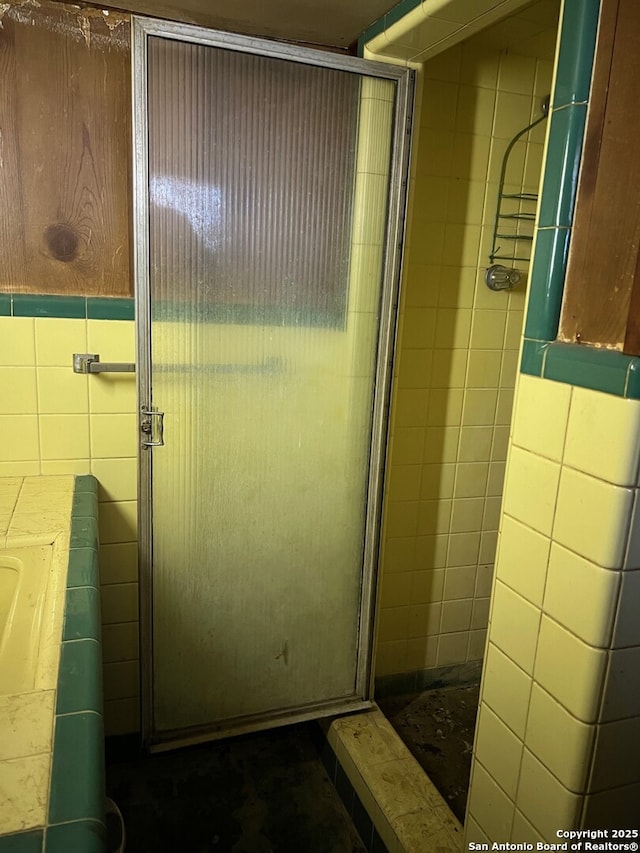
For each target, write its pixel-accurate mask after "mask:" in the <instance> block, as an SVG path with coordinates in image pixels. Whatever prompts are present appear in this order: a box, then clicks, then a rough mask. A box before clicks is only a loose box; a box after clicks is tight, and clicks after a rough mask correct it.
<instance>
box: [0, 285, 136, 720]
mask: <svg viewBox="0 0 640 853" xmlns="http://www.w3.org/2000/svg"><path fill="white" fill-rule="evenodd" d="M29 299H35V300H37V303H38V306H39V307H38V309H37V311H38V313H40V314H47V313H48V314H49V315H50V316H37V317H33V316H0V365H1V366H0V399H2V414H1V415H0V435H2V450H1V453H0V475H1V476H11V475H13V474H19V475H34V474H86V473H92V474H94V475H95V476H96V478H97V479H98V482H99V484H100V485H99V493H98V496H99V501H100V507H99V516H100V572H101V584H102V622H103V653H104V696H105V727H106V730H107V731H108V733H109V734H117V733H121V732H125V731H133V730H135V729H137V728H138V699H137V697H138V692H139V688H138V623H137V618H138V589H137V577H138V576H137V549H136V538H137V531H136V488H137V479H136V478H137V464H136V449H137V428H136V414H135V412H136V390H135V388H136V382H135V376H134V375H133V374H110V375H107V376H104V375H102V376H99V375H98V376H90V377H89V376H81V375H78V374H74V373H73V371H72V366H71V360H72V354H73V353H74V352H96V353H100V355H101V356H102V358H103V360H109V361H135V346H134V340H135V336H134V323H133V321H131V320H111V319H110V320H104V319H98V318H95V317H90V318H87V317H86V316H85V317H78V316H77V314H78V313H79V307H80V304H81V305H82V306H83V311H85V313H87V312H86V310H85V308H84V306H85V305H88V313H89V314H90V315H91V314H94V315H95V314H98V315H102V316H104V309H105V307H106V309H107V310H108V312H109V313H111V314H113V312H114V311H115V310H116V309H117V308H120V309H124V310H127V309H129V310H130V311H132V305H131V304H130V300H129V301H127V300H91V299H90V300H84V299H78V298H75V299H66V300H65V299H64V298H59V299H56V297H48V298H47V297H40V298H38V297H14V300H13V310H14V312H21V311H24V312H26V311H32V312H33V313H36V308H35V304H36V303H35V302H33V303H29V304H28V307H27V304H26V303H25V301H24V300H29ZM0 309H1V310H2V313H3V314H4V313H5V312H6V314H8V313H9V304H8V297H3V298H2V301H1V302H0ZM55 312H57V313H63V312H65V313H67V314H69V313H75V314H76V318H69V317H56V316H55ZM52 313H53V314H54V316H51V314H52Z"/></svg>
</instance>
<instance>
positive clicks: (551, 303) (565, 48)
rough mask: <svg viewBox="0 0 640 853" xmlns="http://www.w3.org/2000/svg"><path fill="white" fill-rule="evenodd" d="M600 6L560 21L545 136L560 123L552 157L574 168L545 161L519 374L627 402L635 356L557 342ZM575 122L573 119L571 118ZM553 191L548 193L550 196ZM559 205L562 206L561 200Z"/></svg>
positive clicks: (635, 374)
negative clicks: (570, 162) (578, 126)
mask: <svg viewBox="0 0 640 853" xmlns="http://www.w3.org/2000/svg"><path fill="white" fill-rule="evenodd" d="M599 8H600V4H599V3H594V0H575V2H574V3H572V4H568V3H565V4H564V12H563V20H562V21H561V24H560V25H561V40H560V52H559V56H558V67H557V74H556V84H555V89H554V94H553V109H552V111H551V127H550V130H549V133H550V135H551V134H552V133H553V131H554V119H556V121H555V129H556V131H557V129H558V128H561V129H562V131H563V135H564V139H559V138H558V134H557V133H556V137H555V142H556V146H555V148H553V147H551V146H550V147H549V152H550V154H551V156H555V157H556V158H559V159H561V158H562V157H563V156H565V155H568V154H573V155H574V159H575V160H576V163H575V164H574V165H575V168H573V169H559V165H560V164H559V163H558V162H555V161H554V162H552V163H551V164H550V163H549V161H547V168H548V167H549V165H550V166H551V171H550V172H549V173H548V174H549V175H550V176H551V178H554V169H555V178H558V177H560V178H561V185H560V186H558V183H557V180H551V179H550V180H548V181H547V180H546V176H547V169H545V180H543V190H542V197H541V199H540V211H541V214H540V216H541V219H540V221H541V222H542V223H546V227H545V226H544V225H543V227H542V228H538V235H537V245H536V254H535V258H534V263H533V266H532V270H531V278H530V281H531V293H530V294H529V304H528V308H527V317H526V322H525V338H524V342H523V348H522V358H521V362H520V371H521V372H522V373H526V374H529V375H530V376H539V377H542V378H544V379H551V380H554V381H556V382H565V383H567V384H569V385H577V386H580V387H582V388H591V389H592V390H594V391H602V392H604V393H606V394H614V395H616V396H619V397H624V398H626V399H630V400H640V359H638V358H636V357H634V356H628V355H625V354H624V353H621V352H617V351H614V350H608V349H605V348H601V347H588V346H584V345H580V344H566V343H561V342H560V341H557V340H555V336H556V334H557V329H558V324H559V318H560V309H561V305H562V294H563V290H564V282H565V278H566V272H567V261H568V255H569V243H570V239H571V223H572V221H573V206H574V197H575V190H576V184H577V169H578V167H579V162H578V160H577V158H576V157H575V155H577V153H578V151H580V150H581V147H582V138H583V136H584V127H583V128H582V130H581V131H580V132H577V129H576V127H575V126H574V127H573V130H572V126H571V121H570V119H575V118H576V117H577V118H579V119H580V121H579V122H578V124H584V122H583V115H582V114H583V113H584V112H585V111H586V106H585V101H586V97H587V94H588V92H589V89H590V85H591V76H592V68H593V56H594V51H595V45H596V38H597V31H598V23H599ZM574 124H575V122H574ZM549 194H553V197H552V198H548V195H549ZM563 199H564V200H570V204H567V203H566V201H565V202H563V205H562V210H560V208H559V205H560V200H563Z"/></svg>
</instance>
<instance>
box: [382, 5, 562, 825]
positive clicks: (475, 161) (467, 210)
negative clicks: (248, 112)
mask: <svg viewBox="0 0 640 853" xmlns="http://www.w3.org/2000/svg"><path fill="white" fill-rule="evenodd" d="M452 5H453V4H452ZM484 5H485V6H486V5H488V4H484ZM559 8H560V3H559V2H555V0H540V2H537V3H532V4H527V5H525V6H524V7H523V8H521V9H519V10H518V11H515V12H513V13H512V14H511V15H509V16H508V17H505V18H503V19H502V20H499V21H496V22H495V23H493V24H492V25H491V26H490V27H488V28H486V29H484V30H482V31H480V32H477V33H476V34H475V35H472V36H470V37H467V38H464V39H463V40H462V41H459V43H457V44H454V45H452V46H451V47H449V48H448V49H446V50H441V51H440V52H438V51H437V48H435V47H431V48H430V49H429V50H427V47H428V46H427V43H426V40H427V38H428V37H429V35H430V33H431V32H432V30H431V29H430V27H429V23H430V22H429V20H427V21H426V22H425V21H424V20H422V22H420V21H419V20H417V23H416V25H415V27H414V28H413V29H411V28H410V26H409V24H406V26H404V30H403V29H402V26H403V25H402V22H400V23H399V24H397V25H396V26H397V27H398V30H399V35H397V38H396V40H395V42H394V30H393V29H391V30H390V31H389V32H388V33H385V34H383V35H381V36H379V37H378V39H379V41H378V40H376V39H373V41H372V42H371V43H370V47H371V48H372V51H375V50H377V49H378V48H377V47H376V45H377V44H379V51H380V53H381V54H386V55H391V56H393V57H394V58H395V59H396V60H407V59H411V58H415V60H414V61H415V62H420V69H421V70H420V73H419V81H420V82H419V86H418V98H417V109H416V116H417V118H416V121H417V124H418V125H419V127H418V128H417V129H416V140H415V143H416V144H415V146H414V148H415V150H414V153H413V157H412V182H411V193H410V206H409V214H408V223H407V238H406V244H407V248H406V256H405V266H404V275H403V288H402V289H403V295H402V300H401V306H400V323H399V334H398V343H397V351H396V368H395V373H394V388H393V406H392V412H391V427H390V441H389V456H388V477H387V488H386V492H385V513H384V530H383V547H382V567H381V597H380V610H379V628H378V636H377V656H376V660H377V664H376V695H377V696H378V697H379V698H380V700H381V701H382V699H383V698H384V697H391V696H394V695H400V694H410V693H416V692H417V693H419V692H420V691H421V690H423V689H428V688H442V687H445V688H448V687H452V688H454V689H458V688H460V689H461V690H463V688H464V686H465V685H471V684H474V683H475V684H477V683H478V681H479V679H480V671H481V666H482V658H483V654H484V647H485V640H486V629H487V623H488V619H489V609H490V592H491V583H492V573H493V564H494V560H495V552H496V543H497V536H498V524H499V514H500V506H501V499H502V489H503V481H504V473H505V462H506V455H507V443H508V437H509V430H510V421H511V410H512V404H513V391H514V385H515V380H516V373H517V362H518V350H519V346H520V339H521V333H522V325H523V312H524V307H525V300H526V294H527V276H528V271H529V258H530V257H531V245H532V235H533V225H534V221H535V217H536V208H537V195H538V189H539V183H540V177H541V170H542V163H543V151H544V142H545V133H546V130H547V122H546V120H545V111H544V107H543V104H544V103H545V100H546V96H547V95H548V94H549V92H550V91H551V88H552V75H553V66H554V58H555V53H556V40H557V28H558V15H559ZM442 16H443V17H446V15H445V13H444V12H443V13H442ZM418 17H419V15H418V10H417V11H416V19H417V18H418ZM407 20H410V18H407ZM436 25H440V26H444V24H442V23H441V22H438V21H436V22H433V26H436ZM459 26H460V25H459ZM451 28H452V29H453V28H454V25H453V24H451ZM436 31H437V30H436ZM463 32H468V29H467V30H463ZM421 52H422V55H421ZM427 54H428V55H429V56H428V57H427V58H425V56H426V55H427ZM370 55H372V56H374V52H372V53H371V54H370ZM429 57H430V58H429ZM497 265H501V266H503V267H504V268H505V270H504V271H500V272H499V273H498V274H497V275H501V276H502V280H500V281H499V284H506V285H507V286H506V287H505V288H504V289H497V290H496V289H494V288H492V287H488V286H487V280H486V279H487V269H488V268H492V267H493V268H494V272H495V266H497ZM512 271H517V273H518V274H519V278H520V283H519V284H518V285H517V286H515V287H510V286H509V285H510V282H509V281H508V280H505V279H506V277H507V275H508V274H511V273H512ZM514 278H515V276H514ZM491 283H492V284H494V285H495V280H494V281H493V282H490V284H491ZM465 695H466V694H465ZM461 699H462V693H461ZM465 701H466V699H465ZM451 704H452V705H454V706H455V702H453V703H451ZM446 707H450V706H449V704H447V706H446ZM412 721H413V722H414V723H418V721H419V717H417V716H416V715H414V716H413V717H412ZM450 723H451V726H452V727H455V726H456V725H457V723H456V720H455V713H454V714H453V716H452V719H451V721H450ZM448 725H449V722H445V728H446V727H447V726H448ZM439 727H440V728H442V726H441V725H440V726H439ZM472 740H473V733H471V736H470V741H471V742H472ZM440 745H441V744H440ZM469 746H470V744H469ZM433 747H438V744H433V743H431V744H425V745H424V750H423V757H424V756H425V755H426V756H427V758H429V756H431V757H433ZM467 759H468V760H467V770H466V774H467V778H465V779H464V785H465V786H466V784H467V780H468V766H469V762H470V759H471V755H470V749H469V750H468V754H467ZM443 760H446V758H444V759H443ZM427 763H428V761H427ZM436 763H437V759H436ZM463 772H464V771H463ZM462 810H463V811H464V805H463V806H462Z"/></svg>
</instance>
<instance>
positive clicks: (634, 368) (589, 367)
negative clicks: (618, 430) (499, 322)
mask: <svg viewBox="0 0 640 853" xmlns="http://www.w3.org/2000/svg"><path fill="white" fill-rule="evenodd" d="M543 347H544V351H543V359H542V366H541V368H540V370H539V371H538V370H536V369H535V364H533V363H532V362H533V358H534V357H532V356H531V352H533V351H535V350H536V348H538V352H540V351H542V348H543ZM525 356H526V361H527V363H526V364H525ZM520 369H521V371H522V372H523V373H528V374H530V375H532V376H540V377H542V378H543V379H552V380H553V381H555V382H566V383H567V384H570V385H578V386H580V387H581V388H591V389H592V390H593V391H603V392H604V393H605V394H614V395H615V396H617V397H624V398H625V399H627V400H640V358H638V357H637V356H631V355H625V354H624V353H622V352H617V351H616V350H608V349H600V348H596V347H586V346H581V345H580V344H564V343H560V342H559V341H554V342H552V343H544V342H541V341H527V340H525V342H524V349H523V353H522V364H521V367H520Z"/></svg>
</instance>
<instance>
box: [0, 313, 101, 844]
mask: <svg viewBox="0 0 640 853" xmlns="http://www.w3.org/2000/svg"><path fill="white" fill-rule="evenodd" d="M1 304H2V302H1V301H0V306H1ZM37 316H42V315H37ZM97 498H98V481H97V480H96V478H95V477H94V476H93V475H92V474H85V475H82V476H77V477H76V478H75V487H74V492H73V504H72V510H71V529H72V531H74V530H75V531H76V532H77V533H78V535H79V538H80V539H81V541H82V544H80V545H76V546H74V545H73V544H72V545H71V547H70V550H69V566H68V569H67V596H68V595H69V593H70V592H71V593H72V594H74V595H77V594H78V593H79V592H81V593H85V599H86V601H88V602H89V603H90V606H91V610H92V612H91V613H87V614H84V617H85V618H83V619H80V620H76V621H75V623H74V624H75V627H76V628H77V627H78V625H80V624H82V625H86V626H87V630H88V631H89V633H88V634H86V635H83V636H78V637H76V638H74V639H73V640H65V639H64V635H63V641H62V645H61V648H60V671H59V676H58V690H57V704H56V713H55V721H54V746H53V752H52V755H51V766H52V778H51V786H50V793H49V805H48V810H47V814H48V816H49V817H48V821H47V823H46V825H45V826H44V827H38V828H36V829H29V830H25V831H24V832H16V833H12V834H10V835H1V836H0V853H69V851H70V850H79V849H82V850H83V851H84V853H107V838H106V824H105V818H104V797H105V791H104V785H105V767H104V724H103V713H102V644H101V642H100V633H99V627H100V603H99V602H100V577H99V573H98V566H97V551H98V500H97ZM79 581H81V582H82V585H80V584H79ZM65 618H66V614H65ZM96 633H97V638H96V637H95V636H90V634H96ZM89 667H90V668H91V671H89ZM59 721H60V722H59ZM78 736H79V737H80V738H81V740H82V741H83V743H84V746H85V751H84V752H83V755H82V758H83V761H82V764H83V767H82V773H81V774H80V775H81V777H82V778H80V777H79V776H78V772H77V768H78V758H79V756H78V755H77V749H76V747H77V743H78ZM64 740H66V741H67V743H71V744H72V749H73V755H72V756H70V752H71V749H65V753H66V754H64V755H63V754H61V753H60V750H59V749H56V744H58V747H59V745H60V743H62V741H64ZM70 768H71V769H72V772H70ZM52 818H54V819H52ZM56 818H57V819H56ZM69 821H72V822H69Z"/></svg>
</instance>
